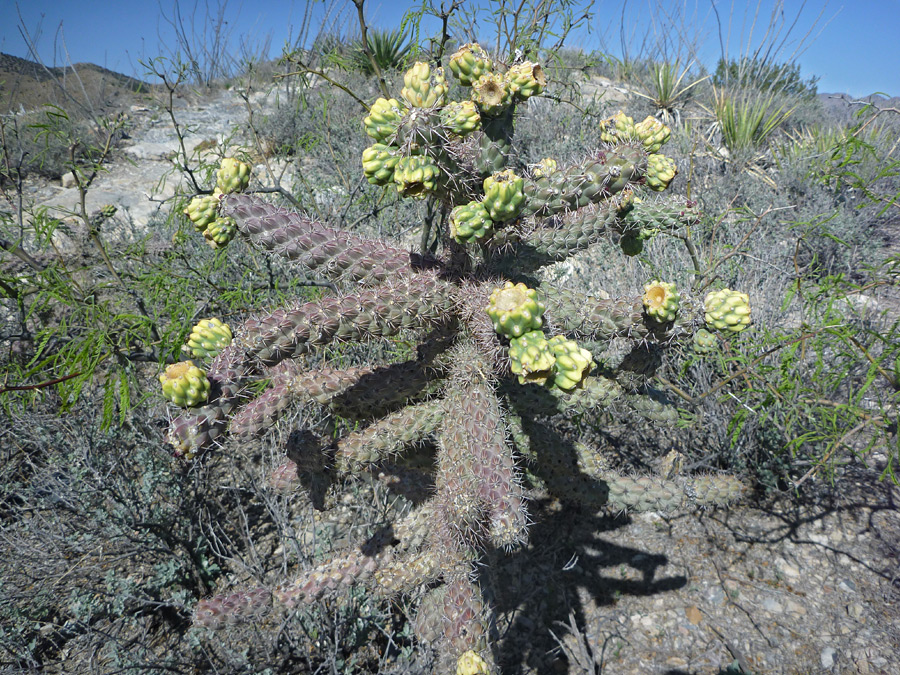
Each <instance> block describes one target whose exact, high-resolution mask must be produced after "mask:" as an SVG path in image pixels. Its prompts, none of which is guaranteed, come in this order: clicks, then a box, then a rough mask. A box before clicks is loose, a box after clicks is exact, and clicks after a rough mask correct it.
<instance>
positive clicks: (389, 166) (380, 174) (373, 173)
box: [362, 143, 400, 185]
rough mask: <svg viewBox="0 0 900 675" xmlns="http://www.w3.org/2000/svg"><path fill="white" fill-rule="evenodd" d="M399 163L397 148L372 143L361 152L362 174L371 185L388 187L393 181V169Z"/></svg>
mask: <svg viewBox="0 0 900 675" xmlns="http://www.w3.org/2000/svg"><path fill="white" fill-rule="evenodd" d="M399 161H400V152H399V151H398V150H397V148H394V147H391V146H390V145H385V144H383V143H373V144H372V145H370V146H369V147H368V148H366V149H365V150H363V154H362V167H363V174H364V175H365V177H366V180H367V181H369V182H370V183H371V184H372V185H388V184H389V183H392V182H393V180H394V169H395V168H396V167H397V162H399Z"/></svg>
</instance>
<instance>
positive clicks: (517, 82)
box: [506, 61, 547, 101]
mask: <svg viewBox="0 0 900 675" xmlns="http://www.w3.org/2000/svg"><path fill="white" fill-rule="evenodd" d="M506 83H507V86H508V87H509V90H510V91H511V92H512V94H513V96H515V97H516V98H518V99H520V100H522V101H524V100H526V99H529V98H531V97H532V96H536V95H538V94H540V93H541V92H543V91H544V87H545V86H547V77H546V76H545V75H544V69H543V68H541V67H540V66H539V65H538V64H537V63H532V62H531V61H523V62H522V63H517V64H516V65H514V66H512V67H511V68H510V69H509V70H508V71H506Z"/></svg>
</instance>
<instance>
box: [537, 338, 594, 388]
mask: <svg viewBox="0 0 900 675" xmlns="http://www.w3.org/2000/svg"><path fill="white" fill-rule="evenodd" d="M547 346H548V347H549V349H550V351H551V352H552V353H553V356H554V357H555V358H556V362H555V363H554V364H553V384H555V385H556V386H557V387H559V388H560V389H565V390H566V391H568V390H570V389H574V388H575V387H577V386H578V385H579V384H581V382H582V381H583V380H584V378H585V377H587V374H588V373H589V372H590V371H591V366H593V365H594V359H593V357H592V356H591V353H590V352H589V351H588V350H587V349H585V348H584V347H581V346H579V344H578V343H577V342H575V341H574V340H569V339H567V338H566V336H565V335H557V336H555V337H552V338H550V340H549V341H548V343H547Z"/></svg>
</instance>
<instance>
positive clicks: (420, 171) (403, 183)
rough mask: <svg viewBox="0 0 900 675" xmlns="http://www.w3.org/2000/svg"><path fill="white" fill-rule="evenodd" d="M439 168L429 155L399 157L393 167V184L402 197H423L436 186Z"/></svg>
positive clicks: (439, 172) (439, 173)
mask: <svg viewBox="0 0 900 675" xmlns="http://www.w3.org/2000/svg"><path fill="white" fill-rule="evenodd" d="M440 175H441V170H440V168H438V165H437V164H435V163H434V160H432V159H431V158H430V157H427V156H425V155H413V156H411V157H401V158H400V159H399V160H398V162H397V165H396V166H395V167H394V184H395V185H396V186H397V192H399V193H400V194H401V195H403V196H404V197H412V198H413V199H425V198H426V197H427V196H428V195H429V194H430V193H432V192H434V190H435V188H437V182H438V178H439V177H440Z"/></svg>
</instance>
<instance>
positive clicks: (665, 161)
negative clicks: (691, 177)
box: [646, 155, 678, 192]
mask: <svg viewBox="0 0 900 675" xmlns="http://www.w3.org/2000/svg"><path fill="white" fill-rule="evenodd" d="M677 173H678V169H677V167H676V166H675V160H674V159H671V158H669V157H666V156H665V155H649V156H648V157H647V173H646V179H647V187H648V188H650V189H651V190H653V191H655V192H662V191H663V190H665V189H666V188H667V187H669V183H671V182H672V179H673V178H675V175H676V174H677Z"/></svg>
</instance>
